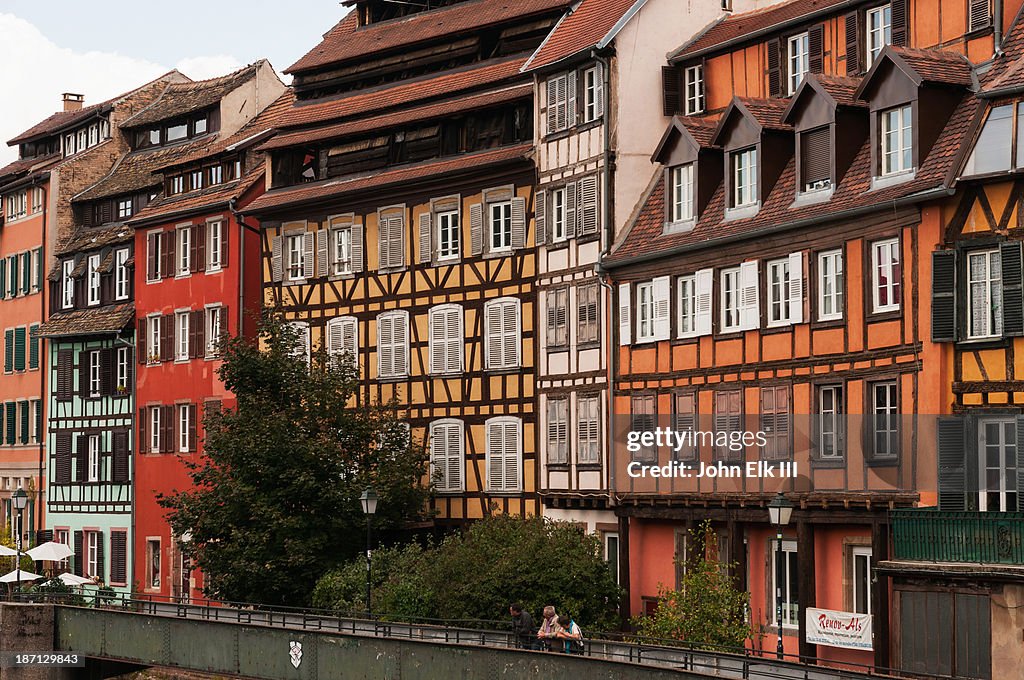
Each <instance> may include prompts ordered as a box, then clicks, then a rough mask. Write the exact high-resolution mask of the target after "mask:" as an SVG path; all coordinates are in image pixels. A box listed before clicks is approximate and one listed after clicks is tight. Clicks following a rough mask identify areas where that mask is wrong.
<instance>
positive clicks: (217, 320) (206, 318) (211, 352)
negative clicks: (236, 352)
mask: <svg viewBox="0 0 1024 680" xmlns="http://www.w3.org/2000/svg"><path fill="white" fill-rule="evenodd" d="M223 315H224V307H223V305H220V304H212V305H207V306H206V307H205V308H204V310H203V324H204V325H205V328H204V329H203V330H204V335H205V336H206V347H204V348H203V356H204V357H205V358H207V359H210V358H214V357H219V356H220V338H221V335H223V333H224V322H225V321H226V319H224V318H223Z"/></svg>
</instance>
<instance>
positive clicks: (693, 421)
mask: <svg viewBox="0 0 1024 680" xmlns="http://www.w3.org/2000/svg"><path fill="white" fill-rule="evenodd" d="M672 411H673V413H672V416H673V418H672V421H673V422H672V426H673V428H674V429H675V431H676V432H696V431H697V393H696V392H694V391H692V390H689V391H686V392H677V393H676V394H675V395H674V398H673V399H672ZM697 455H698V450H697V446H696V443H695V442H693V441H692V440H691V441H687V442H685V443H684V444H683V446H682V447H680V448H679V449H678V450H677V451H674V452H673V458H674V459H675V460H694V459H696V458H697Z"/></svg>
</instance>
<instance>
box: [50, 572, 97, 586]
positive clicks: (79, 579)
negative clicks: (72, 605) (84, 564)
mask: <svg viewBox="0 0 1024 680" xmlns="http://www.w3.org/2000/svg"><path fill="white" fill-rule="evenodd" d="M57 578H59V579H60V580H61V581H62V582H63V583H64V585H66V586H84V585H92V583H93V580H92V579H91V578H85V577H84V576H75V575H74V574H71V573H68V572H64V573H63V574H61V575H60V576H58V577H57Z"/></svg>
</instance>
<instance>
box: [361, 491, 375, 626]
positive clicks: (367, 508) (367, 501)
mask: <svg viewBox="0 0 1024 680" xmlns="http://www.w3.org/2000/svg"><path fill="white" fill-rule="evenodd" d="M359 502H360V503H362V504H363V514H365V515H366V618H371V617H372V616H373V609H372V608H371V607H370V554H371V551H370V546H371V543H370V541H371V538H372V533H371V532H372V522H373V515H374V514H375V513H376V512H377V492H376V491H374V490H373V489H366V491H363V494H362V495H361V496H360V497H359Z"/></svg>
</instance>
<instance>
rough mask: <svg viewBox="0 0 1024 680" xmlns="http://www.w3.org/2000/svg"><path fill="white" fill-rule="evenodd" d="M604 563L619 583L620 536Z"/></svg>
mask: <svg viewBox="0 0 1024 680" xmlns="http://www.w3.org/2000/svg"><path fill="white" fill-rule="evenodd" d="M726 1H728V0H726ZM604 561H605V562H607V563H608V569H609V570H610V571H611V572H612V578H613V579H614V580H615V582H616V583H618V582H619V535H618V534H612V533H607V534H605V535H604Z"/></svg>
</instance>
